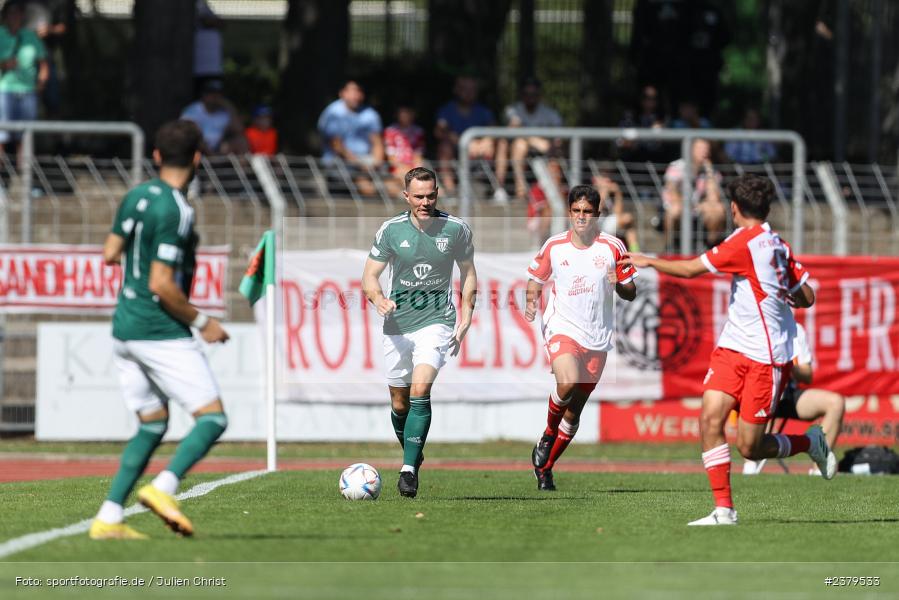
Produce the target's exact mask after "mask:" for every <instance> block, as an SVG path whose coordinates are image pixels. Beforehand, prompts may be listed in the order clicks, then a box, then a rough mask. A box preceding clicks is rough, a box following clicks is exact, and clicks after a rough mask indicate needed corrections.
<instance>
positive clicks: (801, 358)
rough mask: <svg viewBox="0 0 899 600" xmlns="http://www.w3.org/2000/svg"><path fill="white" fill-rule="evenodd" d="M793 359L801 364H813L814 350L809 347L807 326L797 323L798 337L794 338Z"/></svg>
mask: <svg viewBox="0 0 899 600" xmlns="http://www.w3.org/2000/svg"><path fill="white" fill-rule="evenodd" d="M793 360H794V361H795V362H796V363H798V364H800V365H810V364H812V351H811V349H810V348H809V347H808V336H807V335H806V333H805V327H803V326H802V325H800V324H799V323H796V337H794V338H793Z"/></svg>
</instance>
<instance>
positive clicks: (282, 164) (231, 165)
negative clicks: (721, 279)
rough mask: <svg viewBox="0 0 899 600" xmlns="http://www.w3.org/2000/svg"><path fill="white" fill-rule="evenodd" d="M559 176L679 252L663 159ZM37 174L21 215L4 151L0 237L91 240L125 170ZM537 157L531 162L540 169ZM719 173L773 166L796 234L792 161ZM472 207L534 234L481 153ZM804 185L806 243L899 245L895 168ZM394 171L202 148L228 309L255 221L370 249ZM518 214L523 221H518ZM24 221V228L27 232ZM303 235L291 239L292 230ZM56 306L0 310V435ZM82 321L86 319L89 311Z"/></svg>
mask: <svg viewBox="0 0 899 600" xmlns="http://www.w3.org/2000/svg"><path fill="white" fill-rule="evenodd" d="M558 160H559V161H560V166H561V167H562V171H563V176H562V180H561V182H560V185H561V187H566V186H568V185H570V184H572V183H573V182H574V181H580V182H589V181H591V180H592V179H593V177H594V176H597V175H600V174H604V175H607V176H608V177H610V178H611V179H612V180H613V181H615V182H616V183H617V184H618V185H619V186H620V188H621V191H622V193H623V195H624V204H625V209H626V210H627V211H630V212H631V213H632V214H633V215H634V220H635V223H636V231H637V235H638V239H639V244H640V246H641V249H642V250H644V251H649V252H664V251H666V250H676V248H675V247H674V240H672V239H668V238H666V236H665V235H664V234H663V233H662V232H660V231H659V230H658V223H659V220H660V217H661V216H662V214H663V212H662V210H663V209H662V208H661V197H662V194H663V191H664V188H665V170H666V168H667V167H668V165H667V164H666V163H643V162H641V163H633V162H622V161H617V160H605V159H603V158H601V157H596V156H591V155H590V154H589V153H585V154H584V155H583V156H582V157H581V160H580V161H578V162H577V163H576V164H573V163H572V162H571V161H569V160H568V159H567V158H559V159H558ZM28 166H29V167H30V169H31V172H32V173H33V179H32V182H31V186H30V189H28V188H26V189H27V196H28V203H27V205H28V206H29V207H30V210H31V211H32V214H31V218H30V219H28V220H24V219H22V218H21V217H22V211H23V210H24V208H25V203H24V202H23V201H22V199H23V198H24V196H25V194H24V191H25V190H24V189H23V180H22V179H23V178H22V170H21V169H19V168H17V166H16V165H15V164H14V163H13V162H12V161H11V160H9V159H7V158H2V159H0V182H2V186H0V193H2V194H3V197H4V198H5V199H6V207H7V209H8V211H9V213H8V214H9V216H10V217H11V218H10V219H9V229H8V231H7V232H6V236H5V238H3V239H0V243H20V242H22V241H23V240H26V239H30V240H32V242H34V243H90V244H100V243H102V242H103V240H104V238H105V236H106V234H107V232H108V230H109V226H110V223H111V222H112V219H113V216H114V212H115V209H116V207H117V204H118V202H119V200H120V198H121V197H122V195H123V194H124V193H125V191H126V190H127V189H128V187H129V186H130V184H131V181H132V177H133V175H132V166H133V165H132V164H131V162H130V161H129V160H122V159H117V158H92V157H62V156H39V157H35V158H33V159H32V161H31V163H30V165H28ZM138 166H139V168H140V170H141V173H142V176H143V177H144V178H149V177H152V176H155V174H156V171H155V168H154V166H153V165H152V163H151V162H150V161H149V160H146V159H145V160H143V161H141V162H140V164H139V165H138ZM431 166H432V167H434V168H436V169H437V170H438V172H440V173H441V187H442V188H443V189H444V190H445V189H446V188H447V187H449V186H448V185H447V182H446V179H447V178H450V177H451V178H453V179H454V183H455V184H456V185H457V189H458V182H459V180H460V172H459V165H458V164H457V163H455V162H451V163H446V164H436V163H432V164H431ZM539 166H540V161H539V159H531V160H529V161H528V162H527V164H526V165H525V175H526V178H527V183H528V187H529V191H530V192H531V193H533V192H534V191H535V190H536V189H537V188H539V187H541V186H545V185H547V181H546V179H545V178H543V179H542V180H540V181H538V177H537V172H539V170H540V169H539ZM535 167H536V168H537V169H536V171H535ZM715 169H716V170H717V171H719V172H720V173H721V174H722V177H723V179H724V180H725V181H727V180H728V178H730V177H733V176H735V175H737V174H740V173H743V172H754V173H758V174H760V175H764V176H766V177H769V178H770V179H771V180H772V181H773V182H774V183H775V189H776V191H777V202H776V203H775V206H774V207H773V209H772V215H771V222H772V225H774V227H775V228H776V229H779V230H781V231H790V227H791V224H792V222H791V218H792V214H793V210H792V209H793V206H792V192H793V184H792V181H793V165H792V163H764V164H759V165H739V164H729V163H728V164H716V165H715ZM469 172H470V186H471V190H472V200H473V202H472V206H471V213H472V216H473V217H477V218H479V219H480V218H483V217H495V219H492V220H491V221H490V222H491V223H492V224H494V223H495V225H496V226H495V227H491V228H490V230H489V231H479V232H476V234H477V237H478V240H477V243H478V248H479V249H481V250H485V251H522V250H529V249H533V247H534V243H535V241H534V239H533V237H532V236H529V235H527V232H526V231H525V232H522V231H521V229H522V227H521V223H522V220H523V217H524V216H525V214H526V212H527V203H528V199H527V198H515V197H514V196H513V197H512V199H511V200H509V201H508V202H506V203H498V202H495V201H493V200H492V198H493V196H494V192H495V191H496V190H497V189H499V187H501V184H500V182H498V181H497V178H496V171H495V165H494V164H493V163H492V162H489V161H484V160H477V161H472V162H471V164H470V165H469ZM804 175H805V177H804V178H803V183H802V190H801V191H802V194H801V202H802V207H803V210H804V215H805V216H804V224H803V232H804V237H805V252H806V253H808V254H833V253H834V252H835V251H842V250H845V251H846V252H849V253H863V254H882V255H887V254H892V255H895V254H899V211H897V205H896V194H897V190H899V178H897V169H896V167H895V166H881V165H876V164H848V163H831V162H813V163H809V164H808V165H807V167H806V169H805V173H804ZM362 179H366V180H369V181H370V182H371V183H372V185H371V186H369V187H370V188H371V192H370V193H369V194H368V195H366V194H364V193H363V191H362V190H364V189H365V188H364V186H363V187H360V181H361V180H362ZM399 181H400V180H399V178H398V176H397V175H396V174H391V173H390V172H388V171H387V170H386V169H378V168H363V169H353V168H351V167H349V166H348V165H346V164H343V163H340V162H331V163H325V162H323V161H322V160H320V159H318V158H315V157H309V156H283V155H279V156H274V157H264V158H263V157H250V156H219V157H208V158H205V159H204V160H203V162H202V164H201V165H200V169H199V172H198V177H197V181H196V183H195V184H194V185H193V186H192V188H191V193H190V197H189V199H190V202H191V203H192V205H193V206H194V208H195V210H196V214H197V223H198V229H199V231H200V234H201V238H202V241H203V243H204V244H210V245H211V244H216V245H218V244H228V245H230V246H231V260H230V264H231V268H230V282H231V285H229V286H228V287H229V295H228V297H227V307H228V313H229V318H230V319H231V320H236V321H249V320H252V313H251V312H250V310H249V308H248V307H247V305H246V302H244V301H241V300H240V299H239V297H238V295H237V293H236V292H235V291H233V288H235V287H236V285H235V284H236V281H238V280H239V277H240V276H241V274H242V271H243V268H244V267H245V265H246V259H247V257H248V256H249V254H250V253H251V251H252V249H253V248H254V247H255V244H256V242H257V241H258V238H259V235H260V232H261V231H262V230H264V229H266V228H268V227H270V226H271V224H272V223H273V221H274V222H275V224H276V225H277V224H278V223H280V217H281V216H284V217H307V218H308V219H306V221H308V222H310V223H315V226H314V227H309V228H308V229H306V230H305V231H307V232H308V236H307V237H305V239H302V240H301V243H303V244H304V246H303V247H307V248H313V247H318V248H322V247H354V248H367V247H368V245H370V243H371V239H370V236H371V233H372V232H371V228H370V227H368V226H367V225H365V223H366V219H363V218H360V217H366V218H367V219H368V221H367V222H369V223H370V219H371V218H383V217H385V216H388V215H391V214H395V213H397V212H400V211H401V210H404V208H405V202H404V201H403V199H402V197H401V192H400V188H399V187H398V186H399V185H400V183H399ZM440 202H441V204H442V205H443V206H444V207H445V208H447V209H448V210H450V212H458V210H459V208H460V198H459V195H458V194H445V195H444V194H442V195H441V200H440ZM518 217H521V218H518ZM23 223H25V224H30V228H31V231H30V232H26V231H24V229H23ZM840 228H844V229H845V230H846V231H847V235H846V238H845V248H843V249H840V248H839V247H838V245H837V244H835V240H836V239H837V237H836V235H835V231H837V230H839V229H840ZM295 237H297V236H295ZM72 318H73V317H72V316H59V315H5V316H4V315H0V333H2V339H0V363H2V369H0V375H2V380H0V388H2V390H3V395H2V399H0V433H2V432H8V431H11V430H22V431H28V430H30V429H31V428H32V427H33V422H34V408H33V406H34V398H35V363H36V350H37V348H36V330H37V323H38V322H40V321H49V320H58V319H66V320H71V319H72ZM84 319H85V320H87V319H90V318H89V317H84Z"/></svg>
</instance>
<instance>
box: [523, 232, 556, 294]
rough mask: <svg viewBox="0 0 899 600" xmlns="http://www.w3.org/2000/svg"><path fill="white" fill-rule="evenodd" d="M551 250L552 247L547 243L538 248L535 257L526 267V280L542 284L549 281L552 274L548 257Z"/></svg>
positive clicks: (550, 258)
mask: <svg viewBox="0 0 899 600" xmlns="http://www.w3.org/2000/svg"><path fill="white" fill-rule="evenodd" d="M551 248H552V246H550V245H549V242H547V243H545V244H543V247H542V248H540V252H538V253H537V256H535V257H534V260H532V261H531V264H530V266H528V279H533V280H534V281H536V282H537V283H543V284H545V283H546V282H547V281H549V280H550V278H551V277H552V274H553V263H552V257H551V256H550V249H551Z"/></svg>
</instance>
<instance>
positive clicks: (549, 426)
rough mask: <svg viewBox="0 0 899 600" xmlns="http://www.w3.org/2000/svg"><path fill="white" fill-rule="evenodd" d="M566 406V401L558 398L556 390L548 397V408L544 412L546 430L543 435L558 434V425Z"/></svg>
mask: <svg viewBox="0 0 899 600" xmlns="http://www.w3.org/2000/svg"><path fill="white" fill-rule="evenodd" d="M567 406H568V402H567V401H563V400H562V399H561V398H559V394H558V393H557V392H556V390H553V391H552V394H550V395H549V408H548V409H547V411H546V429H545V430H544V431H543V435H556V434H557V433H558V432H559V423H560V422H561V421H562V415H564V414H565V408H566V407H567Z"/></svg>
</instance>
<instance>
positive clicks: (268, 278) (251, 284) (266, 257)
mask: <svg viewBox="0 0 899 600" xmlns="http://www.w3.org/2000/svg"><path fill="white" fill-rule="evenodd" d="M274 283H275V233H274V232H273V231H272V230H271V229H269V230H268V231H266V232H265V233H263V234H262V239H260V240H259V245H258V246H256V252H255V253H254V254H253V258H252V260H250V266H249V267H247V272H246V274H244V277H243V279H242V280H241V282H240V287H238V290H239V291H240V293H241V294H242V295H243V296H245V297H246V299H247V300H249V301H250V305H253V304H256V302H257V301H258V300H259V299H260V298H262V296H264V295H265V292H266V288H267V287H268V286H269V285H274Z"/></svg>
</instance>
